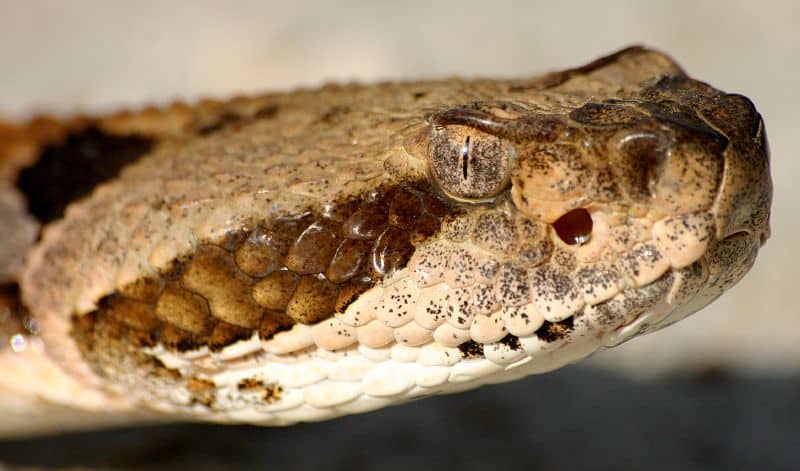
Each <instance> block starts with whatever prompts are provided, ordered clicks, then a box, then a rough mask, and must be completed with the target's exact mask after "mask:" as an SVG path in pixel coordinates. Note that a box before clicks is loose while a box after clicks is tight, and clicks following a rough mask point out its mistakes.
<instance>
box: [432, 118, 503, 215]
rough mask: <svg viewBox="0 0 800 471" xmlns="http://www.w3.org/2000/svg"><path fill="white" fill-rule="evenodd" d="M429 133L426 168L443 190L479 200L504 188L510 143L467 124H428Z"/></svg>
mask: <svg viewBox="0 0 800 471" xmlns="http://www.w3.org/2000/svg"><path fill="white" fill-rule="evenodd" d="M430 133H431V135H430V137H429V138H430V142H429V146H428V156H429V163H430V171H431V174H432V177H433V178H434V180H436V181H437V182H438V184H439V187H440V188H441V189H442V190H443V191H444V192H445V193H446V194H448V195H450V196H452V197H453V198H456V199H459V200H466V201H476V202H480V201H485V200H486V199H489V198H492V197H495V196H496V195H498V194H499V193H501V192H502V191H503V190H505V189H506V188H508V183H509V178H510V172H511V168H510V164H511V162H512V161H513V158H514V155H515V149H514V146H513V145H511V144H510V143H508V142H506V141H504V140H502V139H500V138H499V137H497V136H494V135H492V134H487V133H484V132H482V131H478V130H476V129H473V128H470V127H467V126H460V125H450V126H432V127H431V128H430Z"/></svg>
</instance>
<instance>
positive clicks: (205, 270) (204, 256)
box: [181, 245, 262, 329]
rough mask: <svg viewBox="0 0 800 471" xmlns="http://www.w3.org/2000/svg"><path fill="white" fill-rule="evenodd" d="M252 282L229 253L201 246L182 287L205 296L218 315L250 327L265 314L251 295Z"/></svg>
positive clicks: (189, 267) (256, 325) (216, 315)
mask: <svg viewBox="0 0 800 471" xmlns="http://www.w3.org/2000/svg"><path fill="white" fill-rule="evenodd" d="M252 283H253V280H252V279H251V278H250V277H248V276H247V275H245V274H244V273H242V272H241V271H239V270H238V269H237V268H236V265H235V263H234V261H233V260H232V257H230V255H229V252H227V251H225V250H223V249H221V248H219V247H216V246H213V245H201V246H198V248H197V251H196V252H195V254H194V257H193V258H192V261H191V262H190V263H189V265H188V267H187V268H186V271H184V272H183V275H182V276H181V284H182V286H184V287H185V288H188V289H189V290H191V291H193V292H195V293H197V294H199V295H201V296H202V297H204V298H205V299H206V300H207V301H208V304H209V307H210V308H211V314H212V315H213V316H214V317H216V318H218V319H221V320H223V321H225V322H230V323H231V324H236V325H238V326H241V327H247V328H250V329H254V328H256V327H258V324H259V323H260V322H261V314H262V309H261V308H260V307H259V306H258V305H257V304H256V303H255V301H253V298H252V297H251V296H250V288H251V285H252Z"/></svg>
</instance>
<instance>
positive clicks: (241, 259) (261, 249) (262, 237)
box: [235, 228, 286, 277]
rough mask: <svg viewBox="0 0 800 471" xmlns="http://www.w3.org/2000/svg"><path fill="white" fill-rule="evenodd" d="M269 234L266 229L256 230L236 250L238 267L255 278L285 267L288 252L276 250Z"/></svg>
mask: <svg viewBox="0 0 800 471" xmlns="http://www.w3.org/2000/svg"><path fill="white" fill-rule="evenodd" d="M269 236H270V234H269V232H268V231H267V230H266V229H264V228H258V229H256V230H254V231H253V232H252V233H251V234H250V237H248V238H247V240H246V241H245V242H244V243H243V244H242V245H241V246H239V248H238V249H237V250H236V256H235V258H236V266H237V267H239V269H240V270H242V271H243V272H245V273H246V274H248V275H250V276H253V277H263V276H266V275H268V274H269V273H271V272H273V271H275V270H277V269H278V268H280V267H281V266H282V265H283V258H284V256H285V255H286V252H283V253H281V251H280V250H279V249H277V248H275V247H274V246H273V245H272V243H271V239H270V237H269Z"/></svg>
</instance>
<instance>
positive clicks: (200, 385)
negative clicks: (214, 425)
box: [186, 376, 217, 407]
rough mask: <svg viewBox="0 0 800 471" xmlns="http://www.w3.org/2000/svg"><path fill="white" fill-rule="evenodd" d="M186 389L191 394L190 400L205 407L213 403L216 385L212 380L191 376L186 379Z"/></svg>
mask: <svg viewBox="0 0 800 471" xmlns="http://www.w3.org/2000/svg"><path fill="white" fill-rule="evenodd" d="M186 390H187V391H189V393H190V394H191V395H192V402H194V403H196V404H202V405H204V406H206V407H211V406H213V405H214V401H215V400H216V396H217V394H216V392H217V385H216V384H214V382H213V381H211V380H208V379H205V378H199V377H197V376H192V377H190V378H189V379H187V380H186Z"/></svg>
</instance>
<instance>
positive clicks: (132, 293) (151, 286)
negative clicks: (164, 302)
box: [118, 277, 164, 303]
mask: <svg viewBox="0 0 800 471" xmlns="http://www.w3.org/2000/svg"><path fill="white" fill-rule="evenodd" d="M162 289H164V280H163V279H161V278H149V277H142V278H139V279H137V280H136V281H134V282H133V283H129V284H127V285H125V286H123V287H122V288H120V289H119V290H118V292H119V294H121V295H123V296H125V297H127V298H132V299H137V300H139V301H145V302H151V303H152V302H155V301H156V300H157V299H158V295H159V294H161V290H162Z"/></svg>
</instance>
